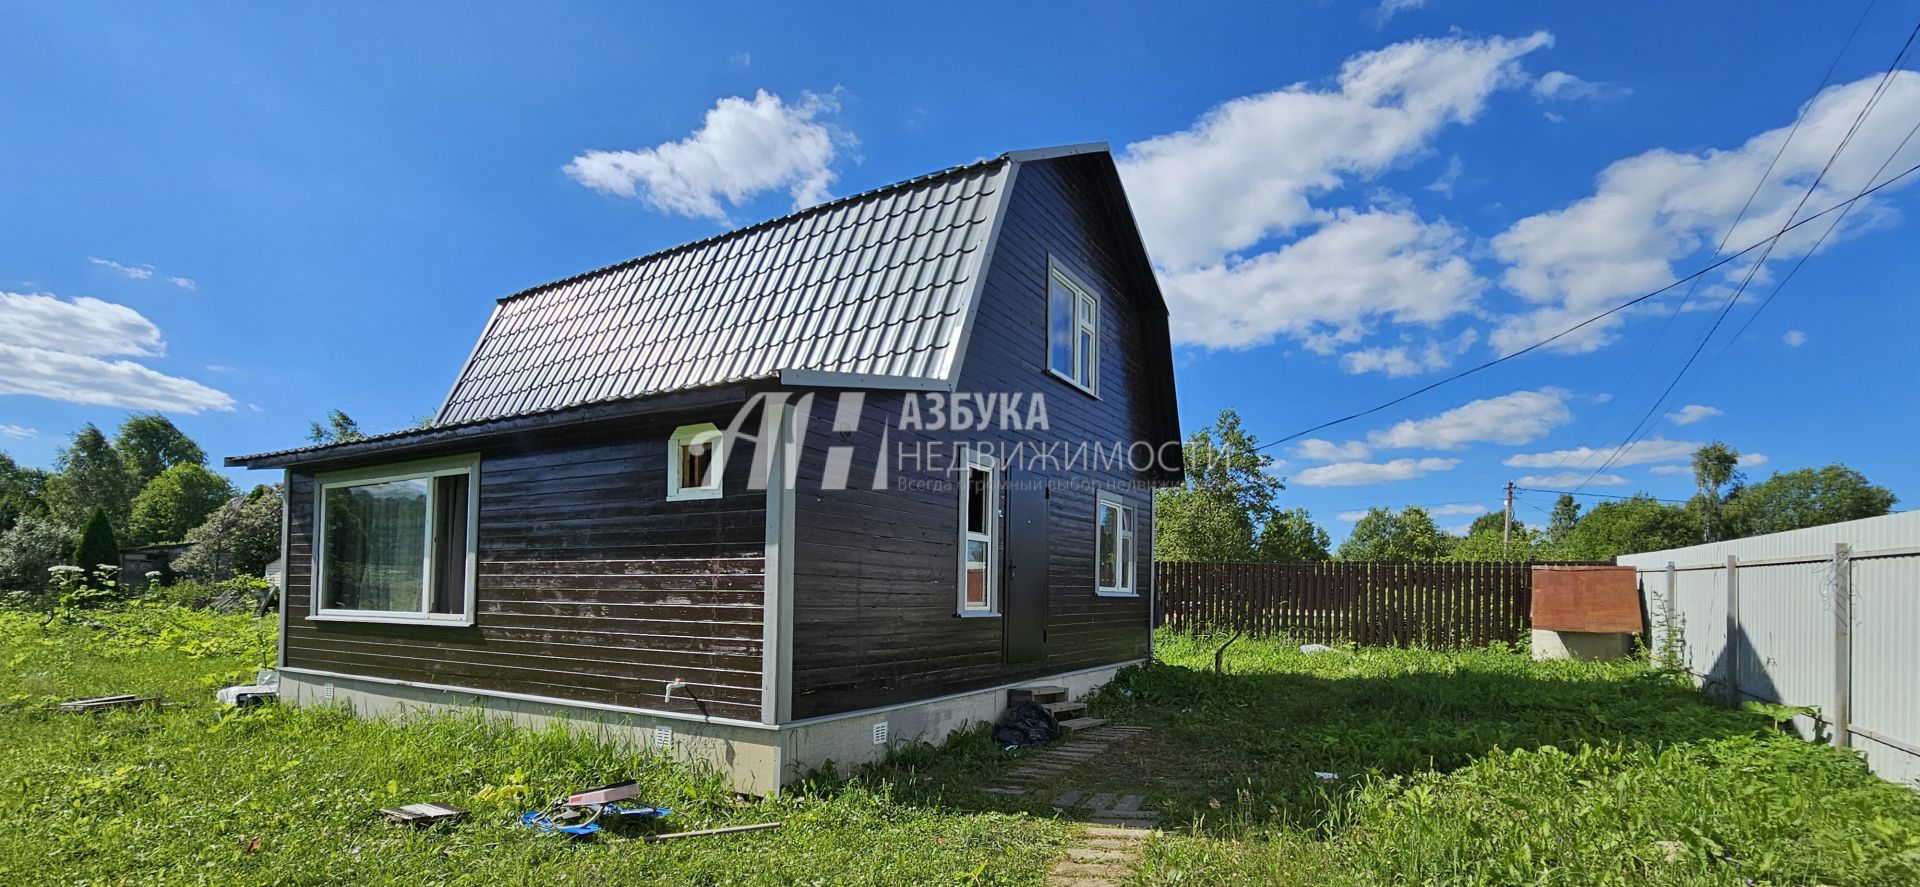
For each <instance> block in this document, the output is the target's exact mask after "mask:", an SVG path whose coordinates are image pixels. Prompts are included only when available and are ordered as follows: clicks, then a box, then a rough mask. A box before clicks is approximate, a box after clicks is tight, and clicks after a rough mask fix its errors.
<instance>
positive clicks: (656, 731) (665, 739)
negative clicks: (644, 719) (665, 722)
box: [653, 726, 673, 748]
mask: <svg viewBox="0 0 1920 887" xmlns="http://www.w3.org/2000/svg"><path fill="white" fill-rule="evenodd" d="M653 747H654V748H672V747H673V728H672V727H666V726H660V727H655V728H653Z"/></svg>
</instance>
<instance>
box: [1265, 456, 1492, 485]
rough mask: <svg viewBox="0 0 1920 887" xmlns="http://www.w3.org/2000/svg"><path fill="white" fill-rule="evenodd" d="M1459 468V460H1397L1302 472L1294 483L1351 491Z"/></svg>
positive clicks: (1342, 465)
mask: <svg viewBox="0 0 1920 887" xmlns="http://www.w3.org/2000/svg"><path fill="white" fill-rule="evenodd" d="M1458 464H1460V460H1459V459H1441V458H1437V457H1427V458H1424V459H1395V460H1393V461H1391V462H1335V463H1333V464H1332V465H1320V466H1316V467H1313V468H1309V469H1307V470H1305V471H1302V472H1300V473H1299V474H1298V475H1295V476H1294V478H1293V482H1294V483H1297V484H1299V485H1301V486H1305V487H1351V486H1358V485H1361V484H1378V483H1386V482H1388V481H1396V480H1411V479H1413V478H1416V477H1422V476H1425V475H1428V474H1432V473H1433V472H1436V471H1448V470H1451V469H1452V468H1453V467H1454V466H1455V465H1458Z"/></svg>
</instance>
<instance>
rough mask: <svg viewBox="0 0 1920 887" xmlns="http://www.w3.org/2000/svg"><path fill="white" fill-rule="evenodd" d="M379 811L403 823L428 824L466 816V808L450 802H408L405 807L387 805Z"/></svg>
mask: <svg viewBox="0 0 1920 887" xmlns="http://www.w3.org/2000/svg"><path fill="white" fill-rule="evenodd" d="M380 813H381V815H383V816H385V817H387V819H389V820H392V821H394V822H398V823H402V824H405V825H430V824H432V823H436V822H454V821H457V820H461V819H465V818H467V811H466V810H463V809H461V808H459V807H455V806H453V805H451V804H408V805H407V806H405V807H388V808H387V809H385V810H382V811H380Z"/></svg>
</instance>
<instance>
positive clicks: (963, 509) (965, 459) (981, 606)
mask: <svg viewBox="0 0 1920 887" xmlns="http://www.w3.org/2000/svg"><path fill="white" fill-rule="evenodd" d="M999 519H1000V482H999V476H998V474H997V473H996V472H995V470H994V462H993V457H991V456H987V455H983V454H981V453H976V452H972V451H967V452H965V453H963V454H962V456H961V459H960V615H962V616H991V615H993V614H995V613H998V612H999V604H1000V600H999V593H1000V582H999V579H998V577H997V576H996V575H995V569H996V567H997V566H998V564H999V558H998V556H997V551H996V549H997V548H998V547H999V546H998V545H997V543H996V542H995V538H996V536H995V532H994V530H995V529H996V525H997V524H998V523H999Z"/></svg>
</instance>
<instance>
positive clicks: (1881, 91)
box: [1574, 22, 1920, 490]
mask: <svg viewBox="0 0 1920 887" xmlns="http://www.w3.org/2000/svg"><path fill="white" fill-rule="evenodd" d="M1915 37H1920V22H1916V23H1915V24H1914V27H1913V30H1912V31H1911V32H1909V33H1908V34H1907V39H1906V42H1905V43H1903V44H1901V46H1900V52H1899V53H1897V54H1895V55H1894V57H1893V63H1892V64H1890V65H1888V66H1887V71H1886V73H1885V74H1882V75H1881V77H1880V82H1879V83H1878V84H1877V85H1876V86H1875V87H1874V90H1873V93H1872V94H1871V95H1869V96H1868V97H1867V101H1866V103H1865V104H1863V105H1861V107H1860V113H1859V114H1856V115H1854V118H1853V125H1852V126H1850V127H1848V128H1847V131H1846V134H1845V135H1842V136H1841V137H1840V143H1839V144H1837V145H1835V146H1834V148H1833V153H1832V154H1830V155H1828V157H1827V162H1826V163H1825V164H1823V165H1822V166H1821V167H1820V172H1819V174H1818V175H1815V176H1814V178H1813V183H1812V184H1810V185H1808V186H1807V191H1806V193H1805V194H1802V195H1800V202H1799V203H1796V204H1794V207H1793V211H1792V212H1791V213H1788V214H1787V224H1785V225H1782V226H1781V228H1780V230H1779V231H1778V232H1776V233H1775V234H1774V235H1773V236H1772V237H1770V238H1768V239H1767V240H1766V241H1765V243H1766V249H1765V250H1764V251H1763V252H1761V254H1760V258H1758V259H1756V260H1755V261H1754V262H1753V264H1751V265H1749V266H1747V273H1746V276H1745V277H1742V278H1741V279H1740V285H1739V286H1738V287H1736V288H1735V289H1734V291H1733V293H1732V294H1731V295H1729V296H1727V301H1726V303H1725V304H1723V305H1721V306H1720V313H1719V314H1718V315H1717V316H1716V317H1714V319H1713V325H1712V326H1709V327H1708V328H1707V332H1706V335H1703V336H1701V337H1700V344H1698V345H1696V346H1694V349H1693V353H1691V354H1689V355H1687V359H1686V361H1685V362H1684V363H1682V364H1681V365H1680V369H1679V371H1678V372H1676V373H1674V375H1673V380H1672V381H1670V382H1668V383H1667V387H1666V388H1665V389H1664V390H1662V391H1661V392H1660V396H1659V397H1657V398H1654V401H1653V403H1652V404H1651V405H1650V406H1648V407H1647V411H1646V412H1645V413H1643V414H1642V415H1641V416H1640V421H1638V422H1636V423H1634V426H1633V430H1631V431H1628V432H1627V436H1626V438H1625V439H1623V440H1621V442H1620V445H1619V446H1618V447H1615V448H1614V450H1613V452H1612V454H1610V455H1609V456H1608V457H1607V459H1606V461H1604V462H1602V463H1601V464H1600V466H1599V467H1598V468H1595V469H1594V470H1593V473H1592V474H1590V475H1588V476H1587V479H1586V480H1584V481H1581V482H1580V484H1579V485H1578V486H1576V487H1574V489H1575V490H1579V489H1584V488H1585V487H1586V485H1587V484H1590V483H1592V482H1593V479H1594V478H1597V477H1599V476H1600V475H1601V473H1602V472H1605V471H1606V470H1607V469H1608V468H1610V467H1612V466H1613V463H1614V462H1615V461H1617V460H1618V459H1619V458H1620V456H1621V455H1622V454H1624V453H1625V452H1626V451H1627V450H1628V449H1629V448H1631V447H1632V446H1633V444H1634V443H1635V438H1636V437H1638V436H1640V434H1641V432H1642V431H1643V430H1645V429H1646V428H1647V423H1648V422H1649V421H1651V420H1652V418H1653V415H1654V414H1655V413H1657V412H1659V410H1660V407H1661V406H1662V405H1663V404H1665V403H1666V400H1667V397H1668V396H1669V395H1671V394H1673V389H1674V388H1675V387H1676V386H1678V385H1679V384H1680V380H1681V379H1682V378H1684V377H1685V376H1686V374H1687V370H1689V369H1692V368H1693V364H1694V362H1695V361H1696V360H1699V358H1700V353H1701V352H1702V351H1705V350H1706V347H1707V343H1709V342H1711V341H1712V340H1713V336H1714V334H1715V333H1717V332H1719V331H1720V325H1721V324H1723V323H1725V322H1726V319H1727V315H1729V314H1731V313H1732V311H1733V306H1734V305H1735V304H1737V303H1738V302H1739V301H1740V296H1741V295H1742V294H1743V293H1745V292H1746V291H1747V287H1748V285H1750V284H1751V283H1752V282H1753V278H1754V275H1756V274H1758V273H1759V272H1760V269H1761V267H1763V266H1764V265H1765V264H1766V262H1767V259H1768V258H1769V257H1770V256H1772V255H1773V250H1774V248H1775V247H1777V246H1779V245H1780V240H1781V238H1783V237H1785V236H1786V234H1787V232H1788V231H1791V230H1793V229H1794V228H1795V227H1797V225H1795V224H1794V222H1793V220H1794V218H1795V217H1796V216H1798V215H1799V214H1800V210H1802V209H1804V208H1805V207H1806V205H1807V201H1808V200H1811V199H1813V195H1814V193H1815V192H1816V191H1818V190H1819V188H1820V183H1821V182H1822V181H1824V180H1825V179H1826V176H1827V173H1828V172H1829V171H1831V170H1832V169H1833V164H1834V163H1835V162H1836V161H1838V160H1839V159H1840V154H1841V153H1842V152H1843V151H1845V150H1846V149H1847V146H1848V145H1849V144H1852V142H1853V137H1854V135H1855V134H1857V133H1859V131H1860V126H1861V124H1863V123H1865V122H1866V119H1867V115H1868V114H1870V113H1872V112H1873V109H1874V108H1875V107H1877V106H1878V105H1879V102H1880V98H1881V97H1882V96H1884V95H1885V94H1886V90H1887V86H1888V84H1890V83H1891V82H1892V81H1893V75H1894V73H1895V72H1897V71H1898V70H1899V69H1900V62H1901V60H1903V59H1905V58H1906V56H1907V52H1908V51H1909V50H1911V49H1912V48H1913V41H1914V38H1915ZM1904 144H1905V143H1904V142H1903V143H1902V145H1904ZM1897 153H1898V149H1896V156H1897ZM1888 162H1892V158H1891V157H1890V158H1889V159H1888ZM1872 184H1873V180H1872V179H1871V178H1869V179H1868V180H1867V185H1868V186H1871V185H1872ZM1867 190H1868V189H1867V188H1866V187H1863V188H1861V191H1860V193H1859V194H1856V195H1854V197H1853V198H1852V199H1853V200H1859V199H1860V198H1861V197H1864V196H1865V195H1866V194H1867ZM1852 205H1853V203H1852V201H1849V202H1848V203H1847V206H1852ZM1843 215H1844V213H1843ZM1807 221H1812V217H1809V218H1808V219H1807Z"/></svg>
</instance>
